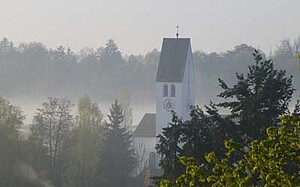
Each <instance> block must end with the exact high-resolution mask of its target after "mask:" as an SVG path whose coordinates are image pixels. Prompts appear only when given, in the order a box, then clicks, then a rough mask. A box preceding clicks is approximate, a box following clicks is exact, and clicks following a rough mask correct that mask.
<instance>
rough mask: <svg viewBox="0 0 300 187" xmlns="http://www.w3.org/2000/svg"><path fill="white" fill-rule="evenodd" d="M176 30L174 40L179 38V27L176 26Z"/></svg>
mask: <svg viewBox="0 0 300 187" xmlns="http://www.w3.org/2000/svg"><path fill="white" fill-rule="evenodd" d="M176 29H177V31H176V38H178V37H179V32H178V29H179V26H178V25H177V26H176Z"/></svg>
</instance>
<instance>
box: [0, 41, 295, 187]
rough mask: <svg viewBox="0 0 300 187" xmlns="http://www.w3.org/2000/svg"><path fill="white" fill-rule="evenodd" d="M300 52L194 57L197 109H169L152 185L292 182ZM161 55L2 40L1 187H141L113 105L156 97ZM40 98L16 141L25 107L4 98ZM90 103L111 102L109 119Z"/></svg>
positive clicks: (288, 45)
mask: <svg viewBox="0 0 300 187" xmlns="http://www.w3.org/2000/svg"><path fill="white" fill-rule="evenodd" d="M299 53H300V38H299V39H296V40H295V41H290V40H282V41H281V43H280V45H279V46H278V47H277V48H276V50H274V51H271V52H270V54H266V53H264V52H262V51H260V50H257V49H255V48H254V47H252V46H249V45H247V44H241V45H238V46H236V47H234V49H232V50H228V51H226V52H224V53H209V54H207V53H204V52H201V51H194V52H193V58H194V65H195V73H196V76H197V81H198V82H200V83H199V85H198V87H197V100H198V101H200V102H198V106H195V108H194V110H193V111H192V113H191V117H192V119H191V120H190V121H187V122H182V121H181V120H180V119H179V118H177V116H176V114H175V113H174V115H173V120H172V122H171V123H170V125H169V126H168V127H166V128H164V129H163V133H162V134H161V135H160V136H159V139H160V142H159V143H158V144H157V147H156V148H157V151H158V153H160V154H161V156H162V158H161V162H160V166H161V167H162V169H163V170H164V175H163V176H161V177H160V178H158V179H157V180H158V181H155V182H157V185H159V183H160V185H161V186H163V187H171V186H187V185H188V186H191V187H193V186H236V185H238V184H244V185H245V186H251V185H252V186H264V185H270V186H272V185H273V186H280V185H285V186H295V185H298V184H300V181H299V167H300V165H299V164H300V162H299V148H300V144H299V143H300V142H299V115H300V107H299V103H297V102H296V100H297V99H298V98H299V89H300V87H299V86H300V73H299V61H300V60H299V59H297V58H296V57H297V55H298V54H299ZM159 55H160V52H159V51H158V50H157V49H153V50H152V51H150V52H148V53H147V54H145V55H123V54H122V53H121V51H120V50H119V49H118V46H117V44H116V43H115V41H114V40H108V41H107V43H106V44H105V45H104V46H103V47H99V48H98V49H90V48H84V49H82V50H81V51H80V52H79V53H74V52H73V51H72V50H71V49H70V48H68V47H64V46H60V47H58V48H57V49H50V48H47V47H46V46H45V45H43V44H42V43H38V42H31V43H21V44H19V45H18V46H15V45H14V43H13V41H10V40H9V39H7V38H3V39H2V40H1V42H0V88H1V89H0V95H1V97H0V150H1V151H0V178H1V180H0V186H7V187H18V186H22V187H26V186H28V187H29V186H31V187H35V186H36V187H42V186H45V187H53V186H55V187H65V186H70V187H77V186H78V187H93V186H104V187H118V186H124V187H126V186H128V187H134V186H142V184H143V182H144V176H142V175H135V174H134V171H135V168H136V167H137V165H138V163H139V162H141V161H142V160H141V159H142V158H139V155H136V152H135V150H134V148H133V146H132V135H131V131H130V130H129V129H130V125H132V121H131V116H130V110H131V109H130V107H129V104H128V103H127V104H124V103H122V102H120V101H118V100H115V98H116V97H117V96H118V95H120V94H121V93H122V92H124V90H129V92H130V93H131V95H132V98H134V102H142V101H143V100H154V99H153V98H154V97H155V74H156V71H157V66H158V61H159ZM44 96H47V97H48V99H47V100H45V101H44V102H43V103H41V105H40V107H38V108H37V109H36V110H35V113H34V116H33V119H32V124H31V127H30V129H29V135H28V136H26V137H20V127H21V126H22V125H23V124H24V119H25V116H24V111H22V109H21V108H20V107H22V106H16V105H14V104H12V103H11V102H10V101H9V99H6V98H17V97H21V98H22V97H26V98H38V97H44ZM73 100H76V101H77V102H73ZM99 101H112V102H111V103H112V104H111V105H110V107H109V110H108V111H109V112H108V113H107V114H105V113H103V112H102V111H101V110H100V106H99V104H98V103H99ZM294 105H295V106H294ZM223 109H224V110H226V111H228V114H227V115H225V116H224V115H223V114H222V112H221V111H223ZM74 110H75V112H74ZM187 127H188V128H187ZM266 166H268V167H266Z"/></svg>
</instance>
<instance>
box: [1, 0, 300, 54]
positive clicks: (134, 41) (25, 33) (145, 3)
mask: <svg viewBox="0 0 300 187" xmlns="http://www.w3.org/2000/svg"><path fill="white" fill-rule="evenodd" d="M0 4H1V11H0V37H1V38H2V37H7V38H9V39H10V40H12V41H14V43H16V44H19V43H21V42H30V41H37V42H42V43H44V44H45V45H46V46H47V47H50V48H56V47H58V46H60V45H63V46H68V47H71V49H72V50H74V51H75V52H78V51H79V50H80V49H82V48H84V47H91V48H98V47H100V46H104V44H105V43H106V41H107V40H108V39H114V40H115V42H116V43H117V44H118V46H119V49H120V50H121V52H122V53H123V54H127V55H129V54H145V53H146V52H149V51H151V50H152V49H154V48H157V49H159V50H160V48H161V43H162V38H164V37H175V33H176V26H177V25H179V37H190V38H191V40H192V48H193V50H200V51H205V52H225V51H227V50H231V49H233V48H234V46H236V45H238V44H242V43H246V44H249V45H252V46H254V47H258V48H260V49H262V50H264V51H265V52H269V51H270V49H272V50H274V49H275V48H276V45H278V44H279V42H280V41H281V40H282V39H291V40H294V39H296V38H297V37H298V36H300V9H299V7H300V1H299V0H0Z"/></svg>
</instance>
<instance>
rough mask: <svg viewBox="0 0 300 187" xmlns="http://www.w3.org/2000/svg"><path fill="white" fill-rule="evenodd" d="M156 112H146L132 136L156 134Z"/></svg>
mask: <svg viewBox="0 0 300 187" xmlns="http://www.w3.org/2000/svg"><path fill="white" fill-rule="evenodd" d="M155 128H156V114H153V113H146V114H145V115H144V116H143V118H142V120H141V122H140V123H139V125H138V126H137V128H136V129H135V131H134V133H133V136H134V137H155V136H156V129H155Z"/></svg>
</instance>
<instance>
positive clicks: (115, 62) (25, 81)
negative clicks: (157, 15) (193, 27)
mask: <svg viewBox="0 0 300 187" xmlns="http://www.w3.org/2000/svg"><path fill="white" fill-rule="evenodd" d="M299 50H300V39H299V38H298V39H294V40H287V39H284V40H282V41H281V42H280V44H279V45H278V47H277V48H276V49H274V51H270V52H268V53H269V54H268V53H265V54H264V55H266V56H268V57H269V58H271V59H272V60H273V62H274V64H275V66H276V67H277V68H281V69H285V70H286V71H287V72H288V74H290V75H293V76H294V78H293V82H294V85H295V87H296V89H298V90H299V89H300V88H299V86H300V77H299V73H298V72H297V69H298V66H299V61H298V60H297V59H296V58H295V55H296V54H298V53H299ZM253 51H254V47H252V46H249V45H247V44H240V45H237V46H235V47H234V49H230V50H227V51H226V52H223V53H215V52H212V53H204V52H201V51H199V50H195V51H194V52H193V56H194V64H195V73H196V76H197V77H196V79H197V86H196V89H197V90H196V94H197V97H196V98H197V99H196V100H197V101H198V104H201V105H204V104H206V103H208V102H209V101H210V100H211V99H216V97H214V96H215V95H217V93H218V92H219V91H220V90H219V88H218V78H221V79H224V80H226V81H227V82H228V83H229V84H230V85H232V84H234V83H235V79H234V75H235V73H236V72H246V71H247V66H248V65H249V63H251V60H252V55H251V54H252V52H253ZM159 55H160V52H159V51H158V50H157V49H153V50H152V51H150V52H148V53H146V54H145V55H124V54H122V52H121V51H120V50H119V49H118V46H117V44H116V42H115V41H114V40H108V41H107V43H106V44H105V45H104V46H102V47H99V48H97V49H92V48H83V49H82V50H80V51H79V52H78V53H74V52H73V51H72V50H71V49H70V48H68V47H66V46H59V47H58V48H56V49H50V48H47V47H46V46H45V45H44V44H42V43H38V42H30V43H21V44H19V45H18V46H15V45H14V43H13V41H10V40H9V39H7V38H5V37H4V38H3V39H2V40H1V41H0V88H1V89H0V95H2V96H4V97H9V98H16V97H25V98H39V97H45V96H46V97H47V96H56V97H65V96H67V97H68V98H70V99H71V100H74V101H77V100H78V98H79V97H80V96H83V95H88V96H90V97H92V98H94V99H95V100H97V101H109V102H111V101H113V100H114V99H115V98H116V97H117V96H118V95H119V94H120V93H122V92H124V91H129V92H130V94H131V97H132V98H135V99H134V100H133V101H134V102H143V101H144V100H146V101H154V98H155V76H156V72H157V67H158V61H159ZM212 96H213V98H212Z"/></svg>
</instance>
